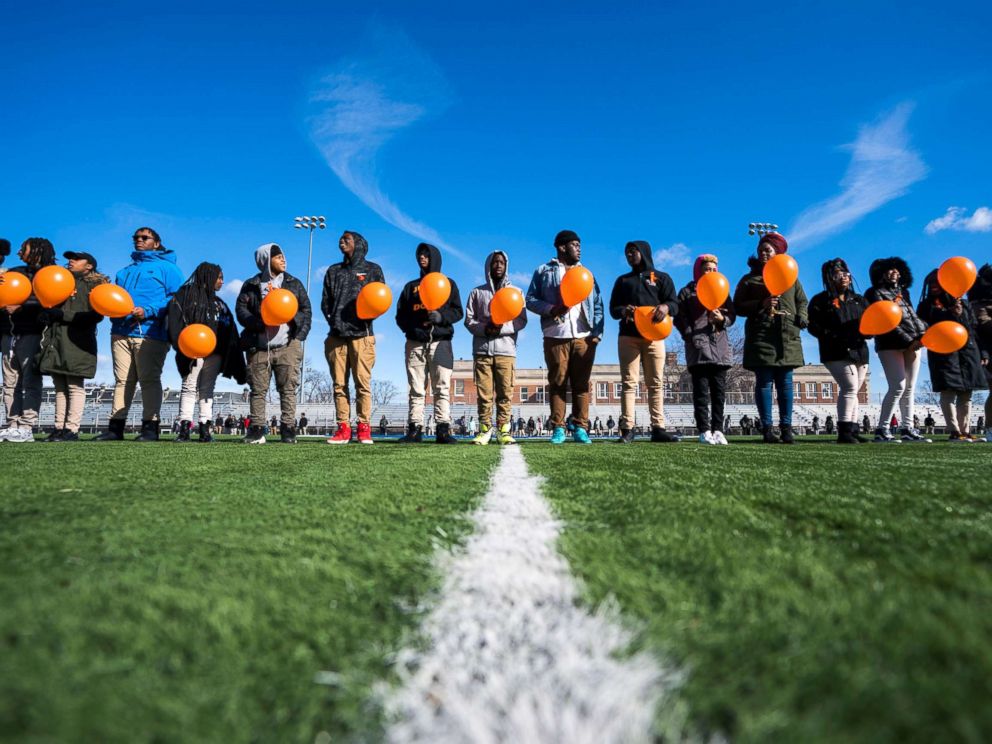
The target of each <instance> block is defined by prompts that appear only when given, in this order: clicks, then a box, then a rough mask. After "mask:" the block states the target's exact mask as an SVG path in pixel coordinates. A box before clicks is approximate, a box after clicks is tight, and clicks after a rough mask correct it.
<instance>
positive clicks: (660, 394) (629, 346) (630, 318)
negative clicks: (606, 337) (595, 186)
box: [610, 240, 679, 444]
mask: <svg viewBox="0 0 992 744" xmlns="http://www.w3.org/2000/svg"><path fill="white" fill-rule="evenodd" d="M623 253H624V257H625V258H626V260H627V265H628V266H630V271H629V272H627V273H626V274H622V275H621V276H619V277H617V280H616V282H615V283H614V285H613V292H611V293H610V316H611V317H613V318H614V319H615V320H619V321H620V335H619V337H618V338H617V353H618V355H619V357H620V382H621V387H622V390H623V396H622V397H621V398H620V439H619V440H617V441H618V443H620V444H630V443H631V442H633V441H634V402H635V399H636V396H637V388H638V384H639V382H640V376H641V366H642V365H643V367H644V384H645V387H647V391H648V410H649V411H650V414H651V441H652V442H677V441H678V438H677V437H673V436H672V435H670V434H669V433H668V432H666V431H665V391H664V381H663V380H664V374H665V342H664V341H663V340H662V341H649V340H648V339H646V338H644V337H643V336H642V335H641V334H640V332H639V331H638V330H637V326H636V325H635V323H634V311H635V310H637V308H638V307H642V306H647V307H652V308H654V314H653V315H652V316H651V317H652V320H653V321H654V322H655V323H660V322H661V321H663V320H664V319H665V318H666V317H669V316H671V317H672V319H673V320H675V319H676V317H677V315H678V312H679V303H678V301H677V299H676V296H675V284H674V283H673V282H672V278H671V277H670V276H669V275H668V274H666V273H665V272H664V271H657V270H655V268H654V259H653V258H652V257H651V246H650V244H649V243H648V242H647V241H646V240H632V241H630V242H629V243H627V245H626V246H624V250H623Z"/></svg>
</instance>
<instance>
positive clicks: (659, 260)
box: [654, 243, 693, 269]
mask: <svg viewBox="0 0 992 744" xmlns="http://www.w3.org/2000/svg"><path fill="white" fill-rule="evenodd" d="M692 261H693V256H692V252H691V251H690V250H689V246H687V245H686V244H685V243H675V244H673V245H671V246H670V247H668V248H661V249H660V250H657V251H655V252H654V263H655V266H658V267H659V268H662V269H663V268H665V267H666V266H689V265H690V264H691V263H692Z"/></svg>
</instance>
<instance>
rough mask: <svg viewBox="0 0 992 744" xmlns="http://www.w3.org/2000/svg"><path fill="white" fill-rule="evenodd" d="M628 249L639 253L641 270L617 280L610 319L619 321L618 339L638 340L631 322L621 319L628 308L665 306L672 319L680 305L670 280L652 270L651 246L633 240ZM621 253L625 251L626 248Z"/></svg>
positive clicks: (641, 241)
mask: <svg viewBox="0 0 992 744" xmlns="http://www.w3.org/2000/svg"><path fill="white" fill-rule="evenodd" d="M627 245H633V246H635V247H636V248H637V250H638V251H640V254H641V261H642V268H641V270H639V271H638V270H631V271H629V272H627V273H626V274H622V275H620V276H618V277H617V280H616V282H615V283H614V284H613V292H612V293H611V294H610V315H611V316H612V317H613V318H615V319H616V320H619V321H620V335H621V336H634V337H636V338H640V337H641V334H640V332H639V331H638V330H637V326H636V325H635V324H634V321H633V320H632V319H631V320H627V319H625V318H624V317H623V310H624V308H625V307H626V306H627V305H634V306H635V307H641V306H645V305H647V306H650V307H655V306H656V305H662V304H664V305H668V314H669V315H671V316H672V317H673V318H674V317H675V316H676V315H678V312H679V303H678V298H677V296H676V294H675V283H674V282H673V281H672V277H670V276H669V275H668V274H666V273H665V272H664V271H656V270H655V268H654V260H653V259H652V258H651V246H650V244H649V243H648V242H647V241H646V240H632V241H630V242H629V243H627ZM624 249H625V250H626V246H624Z"/></svg>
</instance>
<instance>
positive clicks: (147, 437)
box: [134, 421, 189, 442]
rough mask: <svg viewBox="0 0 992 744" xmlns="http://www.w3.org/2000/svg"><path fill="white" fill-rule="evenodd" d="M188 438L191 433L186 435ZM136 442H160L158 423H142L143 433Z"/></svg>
mask: <svg viewBox="0 0 992 744" xmlns="http://www.w3.org/2000/svg"><path fill="white" fill-rule="evenodd" d="M186 436H187V438H188V437H189V433H188V432H187V434H186ZM134 441H135V442H157V441H158V421H142V422H141V433H140V434H139V435H138V436H136V437H135V438H134Z"/></svg>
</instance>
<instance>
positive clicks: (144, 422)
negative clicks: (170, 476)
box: [97, 227, 184, 442]
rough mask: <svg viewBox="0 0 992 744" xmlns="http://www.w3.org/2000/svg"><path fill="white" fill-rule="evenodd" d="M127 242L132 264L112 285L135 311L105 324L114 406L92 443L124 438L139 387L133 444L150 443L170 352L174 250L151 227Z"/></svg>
mask: <svg viewBox="0 0 992 744" xmlns="http://www.w3.org/2000/svg"><path fill="white" fill-rule="evenodd" d="M132 240H134V252H132V253H131V264H130V265H129V266H125V267H124V268H123V269H121V270H120V271H118V272H117V276H116V277H115V279H114V283H115V284H117V286H119V287H121V288H122V289H125V290H126V291H127V292H128V294H130V295H131V299H132V300H134V310H133V311H132V312H131V314H130V315H127V316H125V317H123V318H115V319H114V321H113V323H112V324H111V326H110V341H111V344H110V348H111V355H112V356H113V360H114V404H113V408H112V409H111V413H110V422H109V428H108V430H107V431H106V432H105V433H104V434H101V435H100V436H99V437H97V439H100V440H103V441H108V440H115V439H123V438H124V423H125V421H126V419H127V412H128V409H129V408H130V407H131V401H132V400H133V399H134V390H135V387H136V385H137V384H139V383H140V384H141V401H142V411H141V434H139V435H138V437H137V440H136V441H139V442H153V441H156V440H157V439H158V420H159V409H161V407H162V367H163V365H164V364H165V357H166V355H167V354H168V353H169V331H168V328H167V323H166V318H167V312H168V305H169V300H170V298H171V297H172V295H174V294H175V293H176V290H178V289H179V287H181V286H182V283H183V280H184V277H183V274H182V272H181V271H180V270H179V267H178V266H177V265H176V254H175V252H173V251H171V250H169V249H167V248H166V247H165V246H164V245H162V239H161V238H160V237H159V234H158V233H157V232H155V231H154V230H152V229H151V228H150V227H139V228H138V229H137V230H135V231H134V236H133V238H132Z"/></svg>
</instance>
